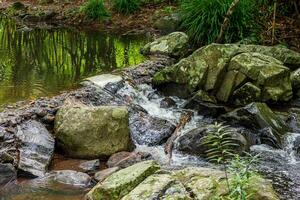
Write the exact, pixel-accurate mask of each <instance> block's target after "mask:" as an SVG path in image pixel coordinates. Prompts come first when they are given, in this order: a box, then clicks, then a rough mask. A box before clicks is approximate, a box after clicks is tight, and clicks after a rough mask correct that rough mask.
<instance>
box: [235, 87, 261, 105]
mask: <svg viewBox="0 0 300 200" xmlns="http://www.w3.org/2000/svg"><path fill="white" fill-rule="evenodd" d="M260 95H261V89H260V88H258V87H256V86H255V85H254V84H252V83H250V82H247V83H245V84H244V85H243V86H242V87H240V88H239V89H237V90H235V91H234V93H233V99H234V104H236V105H247V104H249V103H251V102H256V101H259V100H260Z"/></svg>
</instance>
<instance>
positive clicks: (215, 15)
mask: <svg viewBox="0 0 300 200" xmlns="http://www.w3.org/2000/svg"><path fill="white" fill-rule="evenodd" d="M231 3H232V0H182V3H181V5H180V13H181V15H182V28H183V29H185V30H187V33H188V35H189V36H190V37H191V38H192V39H193V41H194V42H195V43H200V44H209V43H212V42H214V41H215V40H216V39H217V37H218V35H219V33H220V28H221V25H222V23H223V21H224V18H225V15H226V13H227V10H228V8H229V7H230V4H231ZM258 7H259V6H258V5H257V4H256V1H255V0H240V2H239V4H238V6H237V7H236V9H235V11H234V12H233V14H232V16H231V18H230V25H229V28H228V30H227V31H226V33H225V35H224V42H226V43H230V42H236V41H239V40H241V39H243V38H246V37H248V36H251V35H253V34H254V33H255V32H256V31H257V28H258V26H257V24H256V23H255V17H256V16H255V15H257V14H258Z"/></svg>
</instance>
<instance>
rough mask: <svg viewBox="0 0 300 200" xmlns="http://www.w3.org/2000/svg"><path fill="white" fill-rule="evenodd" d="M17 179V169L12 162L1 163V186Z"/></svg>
mask: <svg viewBox="0 0 300 200" xmlns="http://www.w3.org/2000/svg"><path fill="white" fill-rule="evenodd" d="M16 179H17V171H16V169H15V168H14V167H13V166H12V164H3V163H0V186H1V185H5V184H6V183H9V182H11V181H14V180H16Z"/></svg>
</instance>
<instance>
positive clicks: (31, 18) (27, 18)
mask: <svg viewBox="0 0 300 200" xmlns="http://www.w3.org/2000/svg"><path fill="white" fill-rule="evenodd" d="M23 20H24V21H27V22H39V21H41V17H40V16H37V15H29V14H28V15H26V16H25V17H24V18H23Z"/></svg>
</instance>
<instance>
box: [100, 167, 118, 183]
mask: <svg viewBox="0 0 300 200" xmlns="http://www.w3.org/2000/svg"><path fill="white" fill-rule="evenodd" d="M119 170H120V167H112V168H107V169H104V170H101V171H99V172H97V173H95V176H94V179H95V180H96V181H98V182H102V181H104V180H105V179H106V178H107V177H109V176H110V175H112V174H113V173H115V172H117V171H119Z"/></svg>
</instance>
